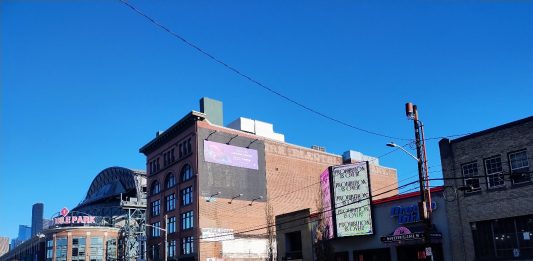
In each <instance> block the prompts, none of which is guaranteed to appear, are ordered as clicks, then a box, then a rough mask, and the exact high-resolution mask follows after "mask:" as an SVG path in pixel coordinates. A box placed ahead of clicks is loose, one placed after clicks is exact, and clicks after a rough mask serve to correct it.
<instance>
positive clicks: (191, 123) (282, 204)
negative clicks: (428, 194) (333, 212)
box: [140, 98, 397, 260]
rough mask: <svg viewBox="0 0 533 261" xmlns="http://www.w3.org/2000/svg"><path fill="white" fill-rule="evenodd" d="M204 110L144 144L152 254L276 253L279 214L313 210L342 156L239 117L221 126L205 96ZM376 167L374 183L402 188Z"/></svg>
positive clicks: (250, 256) (254, 256)
mask: <svg viewBox="0 0 533 261" xmlns="http://www.w3.org/2000/svg"><path fill="white" fill-rule="evenodd" d="M200 107H201V109H202V112H196V111H192V112H190V113H188V114H187V115H186V116H185V117H183V118H182V119H181V120H179V121H178V122H176V123H175V124H174V125H172V126H171V127H170V128H168V129H167V130H166V131H164V132H158V133H157V135H156V137H155V138H154V139H153V140H151V141H150V142H149V143H147V144H146V145H145V146H143V147H142V148H141V149H140V152H141V153H143V154H144V155H146V159H147V161H146V165H147V175H148V188H149V190H148V194H149V196H148V212H149V213H148V214H147V223H148V224H147V225H149V226H148V228H147V232H146V233H147V236H148V240H147V248H148V249H147V251H148V258H149V259H150V260H162V259H163V258H164V256H165V255H167V256H168V259H169V260H219V259H220V260H221V259H223V260H244V259H245V260H263V259H265V258H268V257H269V256H275V251H276V245H275V229H269V228H273V227H274V222H275V221H274V217H275V216H276V215H279V214H282V213H287V212H291V211H295V210H298V209H304V208H310V209H312V210H313V211H314V210H316V202H317V201H318V200H319V199H320V186H319V183H320V179H319V177H320V174H321V173H322V172H323V171H324V169H326V168H327V167H329V166H331V165H337V164H340V163H342V161H343V158H342V156H340V155H334V154H330V153H327V152H324V151H320V150H316V149H310V148H304V147H300V146H297V145H292V144H289V143H286V142H285V141H284V136H283V135H282V134H279V133H275V132H274V131H273V126H272V124H269V123H265V122H260V121H255V120H250V119H245V118H239V119H237V120H236V121H234V122H232V123H230V124H229V125H228V126H229V127H223V126H222V123H223V113H222V104H221V103H220V102H218V101H214V100H210V99H206V98H204V99H202V100H201V103H200ZM230 127H231V128H230ZM374 168H375V169H376V172H375V173H376V174H375V175H376V176H379V177H376V179H375V181H376V182H377V183H376V184H375V186H376V187H383V186H387V185H391V184H395V185H397V177H396V171H395V170H394V169H389V168H384V167H381V166H377V165H375V166H374ZM394 193H395V192H394V191H391V195H392V194H394ZM385 196H386V195H385ZM161 228H162V229H161ZM165 238H166V239H167V240H166V242H167V243H166V247H164V246H165Z"/></svg>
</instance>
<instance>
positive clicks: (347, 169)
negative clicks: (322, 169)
mask: <svg viewBox="0 0 533 261" xmlns="http://www.w3.org/2000/svg"><path fill="white" fill-rule="evenodd" d="M331 176H332V186H333V188H332V190H333V199H334V200H333V204H334V205H335V225H336V227H335V228H336V232H337V233H336V234H337V237H346V236H361V235H371V234H373V233H374V230H373V226H372V212H371V206H370V205H371V202H372V198H371V195H370V182H369V171H368V162H361V163H356V164H350V165H342V166H337V167H333V168H332V174H331Z"/></svg>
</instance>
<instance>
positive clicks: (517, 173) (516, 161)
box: [509, 150, 531, 184]
mask: <svg viewBox="0 0 533 261" xmlns="http://www.w3.org/2000/svg"><path fill="white" fill-rule="evenodd" d="M509 166H510V169H511V181H512V182H513V184H520V183H525V182H530V181H531V173H529V161H528V160H527V152H526V151H525V150H522V151H517V152H512V153H509Z"/></svg>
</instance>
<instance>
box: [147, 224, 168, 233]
mask: <svg viewBox="0 0 533 261" xmlns="http://www.w3.org/2000/svg"><path fill="white" fill-rule="evenodd" d="M144 225H145V226H148V227H153V228H157V229H159V230H162V231H165V232H167V230H166V229H164V228H160V227H156V226H154V225H150V224H144Z"/></svg>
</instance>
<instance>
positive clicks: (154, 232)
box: [152, 222, 161, 237]
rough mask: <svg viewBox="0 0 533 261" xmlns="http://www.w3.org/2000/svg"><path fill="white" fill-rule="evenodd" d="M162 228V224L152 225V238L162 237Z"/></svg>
mask: <svg viewBox="0 0 533 261" xmlns="http://www.w3.org/2000/svg"><path fill="white" fill-rule="evenodd" d="M160 227H161V222H155V223H153V224H152V237H159V236H161V230H160V229H159V228H160Z"/></svg>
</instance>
